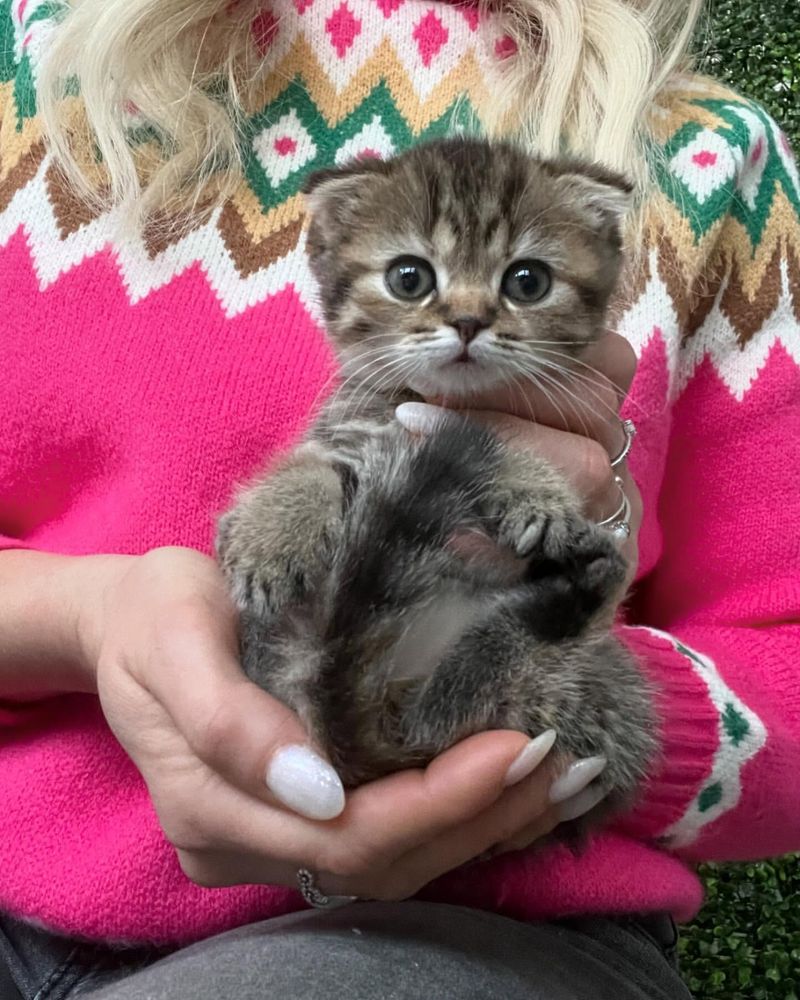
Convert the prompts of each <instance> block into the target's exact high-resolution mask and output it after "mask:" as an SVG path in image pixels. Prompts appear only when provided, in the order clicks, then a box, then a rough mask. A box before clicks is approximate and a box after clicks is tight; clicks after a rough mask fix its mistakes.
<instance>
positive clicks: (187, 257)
mask: <svg viewBox="0 0 800 1000" xmlns="http://www.w3.org/2000/svg"><path fill="white" fill-rule="evenodd" d="M47 170H48V161H47V159H45V160H44V161H43V162H42V163H41V165H40V166H39V169H38V171H37V172H36V175H35V177H34V178H33V179H32V180H31V182H30V183H28V184H27V185H25V186H24V187H22V188H20V189H19V190H18V191H17V192H16V193H15V194H14V196H13V197H12V198H11V201H10V203H9V205H8V208H7V209H6V211H5V212H4V213H3V214H2V215H0V247H2V246H4V245H5V244H6V243H7V242H8V241H9V240H10V238H11V237H12V236H13V235H14V234H15V233H16V232H18V231H19V230H20V229H22V230H23V231H24V232H25V234H26V236H27V240H28V245H29V248H30V253H31V259H32V262H33V266H34V269H35V272H36V275H37V278H38V279H39V282H40V284H41V287H42V288H43V289H44V288H46V287H48V286H49V285H51V284H53V282H55V281H57V280H58V278H59V277H60V276H61V275H62V274H64V273H65V272H67V271H68V270H70V269H71V268H72V267H76V266H78V265H79V264H80V263H81V262H83V261H84V260H87V259H88V258H90V257H92V256H94V255H95V254H97V253H100V252H101V251H103V250H108V249H109V247H110V248H112V249H113V252H114V256H115V258H116V261H117V264H118V267H119V270H120V276H121V278H122V281H123V283H124V285H125V287H126V289H127V292H128V296H129V298H130V301H131V303H132V304H133V303H136V302H138V301H140V300H141V299H143V298H144V297H145V296H147V295H149V294H150V293H151V292H152V291H154V290H155V289H157V288H161V287H163V286H164V285H167V284H169V282H170V281H172V279H173V278H174V277H175V276H176V275H178V274H181V273H182V272H183V271H185V270H186V269H187V268H189V267H192V266H194V265H197V264H198V263H199V264H200V265H201V266H202V269H203V272H204V273H205V276H206V278H207V280H208V283H209V286H210V287H211V288H212V289H213V291H214V292H215V294H216V296H217V298H218V300H219V302H220V305H221V307H222V309H223V311H224V313H225V314H226V316H229V317H232V316H235V315H237V314H238V313H240V312H243V311H244V310H245V309H248V308H250V307H251V306H254V305H256V304H258V303H259V302H263V301H264V299H266V298H268V297H269V296H271V295H274V294H276V293H277V292H279V291H281V290H282V289H283V288H285V287H286V286H287V285H289V284H291V285H293V286H294V287H295V288H296V289H298V290H299V291H301V292H304V291H307V290H308V289H310V288H313V287H314V285H313V279H312V277H311V273H310V271H309V268H308V263H307V259H306V254H305V241H304V239H303V238H302V237H301V238H299V239H298V241H297V244H296V246H295V247H294V248H292V249H291V250H289V251H288V252H287V253H286V254H285V255H284V256H282V257H281V259H280V260H279V261H277V262H276V263H274V264H272V265H270V266H267V267H261V268H258V269H257V270H254V271H252V272H251V273H250V274H248V275H246V276H242V274H241V272H240V270H239V269H238V268H237V266H236V264H235V262H234V260H233V258H232V257H231V255H230V253H229V252H228V248H227V247H226V245H225V241H224V238H223V235H222V232H221V231H220V228H219V221H220V215H221V211H220V210H217V211H216V212H215V213H214V215H213V216H212V218H211V219H209V221H207V222H206V223H204V224H203V225H200V226H198V227H197V228H195V229H194V230H192V231H191V232H188V233H186V234H185V235H184V236H182V237H181V238H179V239H178V240H176V241H175V242H174V243H173V244H171V245H169V246H167V247H165V248H164V249H163V250H162V251H161V252H159V253H156V254H155V255H154V254H153V253H152V252H151V248H149V247H148V245H147V243H146V241H145V240H144V239H143V238H141V237H126V236H124V235H122V234H123V232H124V230H123V215H122V213H121V212H120V211H119V210H118V209H116V210H113V211H111V212H106V213H104V214H103V215H101V216H99V217H96V218H94V219H91V220H89V221H88V222H86V224H84V225H82V226H80V227H79V228H78V229H76V230H75V231H73V232H71V233H68V234H67V235H66V236H64V237H63V238H62V237H61V235H60V233H59V227H58V224H57V221H56V219H55V217H54V215H53V213H52V211H51V210H50V208H49V205H48V202H47V194H46V186H47V183H48V178H47ZM305 304H306V307H307V308H308V309H309V311H310V312H311V314H312V316H313V317H314V318H315V320H317V321H320V314H319V310H318V306H317V305H316V303H315V301H314V298H313V296H309V297H308V300H307V301H306V302H305Z"/></svg>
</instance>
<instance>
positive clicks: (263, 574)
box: [216, 511, 309, 621]
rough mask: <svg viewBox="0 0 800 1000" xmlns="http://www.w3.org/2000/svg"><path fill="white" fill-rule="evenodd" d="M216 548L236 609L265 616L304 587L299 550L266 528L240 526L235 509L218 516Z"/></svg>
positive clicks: (298, 595)
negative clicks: (259, 531)
mask: <svg viewBox="0 0 800 1000" xmlns="http://www.w3.org/2000/svg"><path fill="white" fill-rule="evenodd" d="M216 549H217V558H218V560H219V563H220V566H221V567H222V571H223V573H224V574H225V578H226V579H227V581H228V589H229V591H230V594H231V597H232V598H233V601H234V604H235V605H236V607H237V608H238V610H239V611H240V612H244V613H248V614H250V615H253V616H254V617H256V618H258V619H260V620H262V621H263V620H268V619H270V618H272V617H274V616H275V615H277V614H278V613H279V612H280V611H281V610H283V609H284V608H285V607H287V605H289V604H290V603H292V602H295V601H297V600H300V599H301V598H302V597H303V595H304V594H305V593H306V592H307V590H308V586H309V581H308V579H307V576H308V573H307V567H306V565H305V561H304V560H303V558H302V555H303V553H298V552H295V551H292V549H291V547H288V546H287V545H286V543H285V541H282V540H280V539H276V538H274V537H270V534H269V532H268V531H266V530H265V531H264V532H263V534H260V535H255V534H254V533H251V532H248V531H244V530H242V527H241V525H240V524H239V522H238V518H237V512H236V511H233V512H231V513H229V514H227V515H225V517H223V518H221V520H220V523H219V529H218V534H217V541H216ZM298 555H299V556H300V558H298Z"/></svg>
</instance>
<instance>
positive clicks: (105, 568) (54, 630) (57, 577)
mask: <svg viewBox="0 0 800 1000" xmlns="http://www.w3.org/2000/svg"><path fill="white" fill-rule="evenodd" d="M131 558H132V557H129V556H114V555H101V556H79V557H74V556H59V555H51V554H49V553H44V552H29V551H22V550H12V551H5V552H0V595H2V597H1V598H0V698H6V699H16V698H30V697H37V696H41V695H47V694H55V693H59V692H92V691H94V690H95V678H94V667H93V664H92V662H91V656H90V655H89V654H88V650H89V649H90V648H91V645H92V643H93V640H94V637H93V635H92V632H93V629H94V627H95V622H96V621H98V620H99V615H98V614H97V613H96V612H99V609H100V607H101V605H102V600H103V594H104V593H105V592H106V590H107V588H108V586H109V584H110V583H111V582H112V581H113V580H114V579H117V578H119V576H120V575H121V573H123V572H124V571H125V569H126V568H127V566H128V565H129V562H130V559H131Z"/></svg>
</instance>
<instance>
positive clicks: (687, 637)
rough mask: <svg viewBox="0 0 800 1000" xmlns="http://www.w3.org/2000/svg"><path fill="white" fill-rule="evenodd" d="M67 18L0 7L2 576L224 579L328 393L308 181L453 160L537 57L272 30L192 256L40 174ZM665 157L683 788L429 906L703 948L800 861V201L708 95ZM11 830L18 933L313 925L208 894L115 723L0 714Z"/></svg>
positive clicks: (747, 113)
mask: <svg viewBox="0 0 800 1000" xmlns="http://www.w3.org/2000/svg"><path fill="white" fill-rule="evenodd" d="M55 13H56V7H55V6H54V4H53V3H51V2H50V0H0V301H2V302H3V303H4V305H3V308H2V312H1V313H0V343H1V344H2V355H1V356H2V371H3V377H2V379H0V414H2V420H3V427H4V431H3V433H2V435H0V533H2V545H3V546H5V547H29V548H31V549H38V550H45V551H49V552H59V553H67V554H85V553H96V552H117V553H142V552H145V551H147V550H148V549H150V548H152V547H154V546H159V545H165V544H172V545H185V546H192V547H195V548H197V549H200V550H203V551H210V546H211V539H212V533H213V519H214V515H215V514H216V513H217V512H218V511H220V510H221V509H223V508H224V506H225V505H226V503H227V501H228V500H229V498H230V496H231V493H232V488H233V485H234V484H235V483H236V482H237V481H240V480H242V479H244V478H246V477H247V476H248V475H249V474H250V473H252V472H253V470H255V469H256V468H257V467H259V466H261V465H262V464H263V463H264V461H265V459H266V458H267V457H268V456H269V455H270V454H272V453H274V452H275V451H276V450H277V449H280V448H282V447H285V446H287V445H288V444H289V443H290V442H291V441H292V440H293V439H295V438H296V437H297V435H298V434H299V433H300V432H301V430H302V428H303V426H304V424H305V423H306V422H307V420H308V415H309V411H310V408H311V407H312V405H313V402H314V400H315V399H316V397H317V396H318V394H319V392H320V391H321V389H322V387H323V386H324V384H325V383H326V380H327V379H328V377H329V375H330V373H331V370H332V356H331V353H330V351H329V348H328V347H327V345H326V341H325V339H324V335H323V332H322V330H321V327H320V323H319V316H318V313H317V311H316V306H315V304H314V293H313V283H312V281H311V279H310V276H309V271H308V267H307V263H306V258H305V254H304V237H303V232H302V211H303V209H302V203H301V199H300V197H299V193H298V192H299V187H300V185H301V183H302V180H303V178H304V177H305V176H306V175H307V173H308V171H310V170H311V169H316V168H318V167H320V166H324V165H330V164H334V163H338V162H341V161H342V160H343V159H346V158H348V157H350V156H353V155H356V154H367V153H371V154H373V155H384V156H385V155H388V154H391V153H392V152H393V151H395V150H398V149H402V148H404V147H406V146H408V145H409V144H410V143H413V142H416V141H418V140H419V139H421V138H424V137H426V136H432V135H439V134H443V133H446V132H448V131H449V130H451V129H453V128H455V127H458V123H459V122H463V121H466V120H467V118H468V117H469V114H470V112H471V111H473V110H477V111H478V112H479V111H480V107H481V105H482V102H484V101H485V100H486V99H487V95H488V93H489V84H488V83H487V80H488V79H489V74H490V72H491V71H492V66H491V63H492V61H493V60H497V59H501V58H516V56H515V54H514V50H513V46H511V45H510V44H509V42H508V40H507V39H505V38H504V37H503V36H502V34H500V33H499V30H498V31H494V28H493V27H492V26H491V25H490V26H488V27H486V28H485V29H480V28H479V25H478V19H477V13H476V11H475V9H474V8H472V7H469V6H461V7H457V6H448V5H445V4H441V3H436V2H432V0H275V3H274V4H273V8H272V10H265V11H264V12H263V13H262V14H261V15H260V16H259V19H258V20H257V22H256V24H255V26H254V30H255V38H256V42H257V44H259V45H260V47H261V48H262V50H263V52H264V55H265V58H266V59H267V61H268V65H269V73H268V74H267V76H266V82H265V84H264V92H263V95H262V97H263V100H262V101H261V107H260V108H259V109H258V110H257V111H256V112H255V113H254V114H253V115H252V116H251V117H250V119H249V120H248V123H247V141H246V143H245V154H246V170H245V177H244V179H243V181H242V183H241V184H240V186H239V188H238V190H237V191H236V192H235V193H234V195H233V196H232V197H231V199H230V200H229V201H228V202H227V203H226V204H225V206H224V207H223V208H222V209H220V210H218V211H216V212H215V214H214V216H213V217H212V218H211V219H208V220H205V221H203V222H201V223H198V224H197V225H196V226H195V227H194V228H193V229H192V231H190V232H183V233H180V234H178V233H176V234H174V235H172V236H163V235H154V234H152V233H151V234H144V235H143V236H140V237H139V236H131V235H123V234H122V230H121V228H120V226H119V217H118V213H116V212H114V211H101V210H96V211H95V210H91V209H88V208H86V207H85V206H84V205H82V204H81V203H80V202H78V201H77V200H76V199H75V197H74V196H73V195H72V194H70V192H69V191H68V190H67V189H66V188H65V187H64V185H63V184H62V183H61V181H60V180H59V176H58V174H57V172H56V171H55V170H54V169H53V168H52V166H51V165H50V163H49V162H48V159H47V157H46V156H45V153H44V148H43V142H42V135H41V126H40V123H39V120H38V119H37V117H36V107H35V97H34V89H33V88H34V81H35V78H36V73H37V65H38V63H39V60H40V59H41V56H42V53H43V52H44V51H45V49H46V47H47V44H48V38H49V37H50V32H51V30H52V28H53V17H54V14H55ZM493 31H494V34H493V33H492V32H493ZM487 39H488V41H487ZM465 115H466V117H465ZM658 129H659V133H660V134H659V139H660V141H661V142H662V143H663V144H664V147H665V157H664V161H663V162H664V166H663V168H662V169H661V171H660V175H659V178H658V180H659V186H660V194H659V195H657V197H656V199H655V202H654V204H655V203H657V208H658V211H657V212H654V214H653V223H652V225H651V226H650V229H649V235H648V250H647V264H648V266H647V267H646V268H645V270H644V273H643V274H642V276H641V279H640V280H639V282H638V283H637V284H636V285H635V287H632V288H631V289H630V292H629V294H628V300H627V302H626V308H625V310H624V313H623V314H622V318H621V320H620V322H619V330H620V332H621V333H622V334H623V335H624V336H625V337H627V338H628V340H629V341H630V343H631V344H632V345H633V346H634V348H635V350H636V353H637V355H638V359H639V365H638V371H637V374H636V378H635V381H634V383H633V386H632V389H631V393H630V398H629V400H628V402H627V403H626V406H625V413H626V415H628V416H630V417H632V418H633V419H634V420H635V422H636V424H637V427H638V430H639V434H638V437H637V439H636V442H635V446H634V449H633V452H632V454H631V456H630V468H631V471H632V474H633V476H634V478H635V480H636V482H637V483H638V486H639V489H640V491H641V494H642V497H643V501H644V520H643V524H642V528H641V534H640V560H641V562H640V566H639V573H638V578H637V583H636V585H635V588H634V593H633V597H632V599H631V602H630V605H629V609H628V612H627V615H628V618H627V624H626V625H624V626H623V627H622V628H621V631H620V634H621V635H622V636H623V638H624V640H625V641H626V642H627V644H628V645H629V647H630V648H631V650H633V651H634V653H635V654H636V655H637V657H638V659H639V661H640V663H641V666H642V669H643V670H644V671H645V672H646V674H647V675H648V677H649V678H650V679H651V680H652V682H653V685H654V688H655V690H656V692H657V704H658V712H659V717H660V736H661V739H662V743H663V757H662V760H661V763H660V764H659V766H658V768H657V769H656V770H655V772H654V773H653V775H652V777H651V779H650V780H649V782H648V783H647V786H646V787H645V789H644V790H643V794H642V797H641V800H640V802H639V804H638V806H637V808H636V810H635V812H634V813H633V814H632V815H630V816H626V817H624V818H623V819H622V820H619V821H618V822H617V823H616V824H615V825H614V826H613V827H612V828H610V829H608V830H606V831H605V832H602V833H600V834H598V835H597V836H596V837H595V838H594V840H593V841H592V843H591V845H590V846H589V847H588V849H587V850H586V851H585V852H584V853H583V854H582V855H581V856H579V857H574V856H573V855H572V854H570V853H569V852H567V851H565V850H562V849H560V848H557V847H556V848H553V849H548V850H546V851H542V852H536V853H531V854H525V855H510V856H507V857H505V858H501V859H498V860H496V861H494V862H490V863H487V864H484V865H477V866H473V867H470V868H467V869H463V870H459V871H456V872H453V873H451V874H449V875H448V876H446V877H444V878H442V879H439V880H438V881H437V882H436V883H434V884H432V885H431V886H429V887H428V888H427V889H426V890H425V893H424V896H425V897H426V898H436V899H442V900H449V901H452V902H458V903H464V904H468V905H472V906H479V907H484V908H488V909H493V910H496V911H498V912H502V913H505V914H508V915H511V916H514V917H517V918H522V919H545V918H555V917H559V916H565V915H572V914H582V913H591V912H602V913H631V912H641V911H652V910H667V911H670V912H671V913H673V914H674V915H675V916H676V917H677V918H678V919H686V918H690V917H691V916H692V915H693V914H694V913H695V912H696V910H697V909H698V907H699V905H700V903H701V896H702V893H701V887H700V883H699V881H698V879H697V877H696V876H695V874H694V872H693V870H692V867H691V866H692V864H693V863H694V862H696V861H697V860H702V859H744V858H759V857H765V856H768V855H775V854H779V853H782V852H786V851H789V850H793V849H797V848H800V797H799V796H798V795H797V790H796V775H797V773H798V771H799V770H800V667H798V663H800V624H799V622H800V582H799V581H798V565H799V562H798V557H799V556H800V544H799V542H798V530H797V524H798V520H799V519H800V368H798V365H800V222H799V221H798V210H799V209H800V190H799V188H798V174H797V169H796V167H795V164H794V161H793V158H792V154H791V152H790V150H789V147H788V144H787V142H786V139H785V138H784V136H783V135H782V134H781V132H780V130H779V129H778V128H777V126H776V125H775V123H774V122H773V121H771V120H770V118H769V117H768V116H767V115H766V114H765V113H764V112H763V111H762V110H761V109H760V108H759V107H757V106H755V105H754V104H752V103H751V102H749V101H747V100H744V99H742V98H740V97H738V96H736V95H735V94H733V93H731V92H729V91H727V90H725V89H723V88H721V87H720V86H717V85H716V84H714V83H712V82H710V81H707V80H703V79H699V78H689V79H685V80H684V81H682V82H681V83H680V84H678V85H676V86H675V88H674V89H673V90H672V91H671V92H670V94H669V95H668V96H666V97H665V98H664V102H663V106H662V108H661V110H660V114H659V117H658ZM0 801H2V804H3V805H2V809H0V843H1V844H2V864H0V910H6V911H9V912H12V913H15V914H19V915H22V916H24V917H27V918H30V919H34V920H36V921H38V922H41V923H44V924H45V925H49V926H51V927H54V928H57V929H60V930H62V931H65V932H69V933H72V934H78V935H84V936H86V937H89V938H97V939H125V940H129V941H152V942H159V943H178V942H186V941H190V940H194V939H198V938H201V937H203V936H206V935H209V934H212V933H214V932H218V931H221V930H224V929H226V928H229V927H232V926H236V925H239V924H242V923H244V922H247V921H252V920H255V919H258V918H262V917H265V916H269V915H273V914H278V913H282V912H286V911H288V910H291V909H295V908H298V907H300V906H301V905H302V903H301V901H300V898H299V896H298V895H297V894H296V893H295V892H294V891H292V890H290V889H285V888H277V887H270V886H266V887H265V886H241V887H234V888H228V889H216V890H211V889H204V888H200V887H198V886H196V885H193V884H192V883H190V882H189V881H188V879H187V878H186V877H185V876H184V875H183V873H182V872H181V869H180V867H179V865H178V862H177V859H176V856H175V853H174V851H173V850H172V848H171V847H170V845H169V844H168V843H167V841H166V839H165V837H164V836H163V834H162V832H161V830H160V828H159V825H158V822H157V819H156V816H155V813H154V810H153V807H152V805H151V803H150V801H149V799H148V795H147V790H146V788H145V785H144V783H143V781H142V779H141V777H140V776H139V774H138V773H137V771H136V769H135V768H134V766H133V764H132V763H131V761H130V760H129V759H128V758H127V757H126V755H125V753H124V751H123V750H122V749H121V747H120V746H119V745H118V744H117V743H116V741H115V740H114V738H113V736H112V735H111V733H110V731H109V729H108V728H107V726H106V724H105V722H104V719H103V716H102V713H101V711H100V707H99V704H98V701H97V699H96V698H94V697H90V696H87V695H70V696H60V697H56V698H50V699H45V700H42V701H41V702H37V703H34V704H26V705H22V704H15V703H13V702H11V701H7V702H6V703H5V704H4V705H3V704H0Z"/></svg>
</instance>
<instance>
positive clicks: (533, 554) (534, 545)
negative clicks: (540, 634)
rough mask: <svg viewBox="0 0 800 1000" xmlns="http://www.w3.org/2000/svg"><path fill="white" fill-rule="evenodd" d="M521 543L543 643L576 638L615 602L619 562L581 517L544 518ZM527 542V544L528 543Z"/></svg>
mask: <svg viewBox="0 0 800 1000" xmlns="http://www.w3.org/2000/svg"><path fill="white" fill-rule="evenodd" d="M535 529H536V530H535V531H532V532H530V534H529V535H528V537H527V538H526V536H525V535H524V534H523V536H522V538H521V541H523V540H524V541H525V543H526V550H525V552H524V553H520V554H524V555H525V556H526V557H527V558H529V559H530V564H529V567H528V572H527V575H526V576H527V579H528V581H529V582H531V583H535V584H536V585H537V590H538V592H539V593H538V595H537V607H539V611H540V613H539V615H538V616H537V617H538V618H539V620H540V624H541V628H542V629H543V630H544V633H545V634H546V635H547V637H548V638H567V637H569V636H575V635H578V634H579V633H580V631H581V629H582V628H583V627H584V626H585V625H586V624H587V623H588V621H589V620H590V619H591V618H592V617H593V616H594V615H595V614H596V613H597V612H599V611H600V610H601V609H603V608H605V607H610V606H612V605H613V604H614V603H615V602H616V600H618V599H619V597H620V596H621V595H620V588H621V587H622V584H623V582H624V580H625V572H626V566H625V560H624V559H623V557H622V555H621V554H620V552H619V549H618V548H617V545H616V544H615V542H614V540H613V538H612V537H611V536H610V535H609V534H608V533H607V532H606V531H604V530H603V529H602V528H598V527H597V525H596V524H593V523H592V522H591V521H587V520H586V519H585V518H583V517H581V516H579V515H574V514H566V515H563V516H553V515H549V516H547V515H544V516H543V517H542V518H541V523H538V522H537V523H536V525H535ZM531 539H532V541H531Z"/></svg>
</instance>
